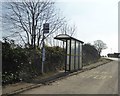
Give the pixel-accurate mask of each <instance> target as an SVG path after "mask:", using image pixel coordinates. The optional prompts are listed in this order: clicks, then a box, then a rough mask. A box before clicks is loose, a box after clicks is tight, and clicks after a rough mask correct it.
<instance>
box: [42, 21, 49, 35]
mask: <svg viewBox="0 0 120 96" xmlns="http://www.w3.org/2000/svg"><path fill="white" fill-rule="evenodd" d="M43 33H49V23H45V24H43Z"/></svg>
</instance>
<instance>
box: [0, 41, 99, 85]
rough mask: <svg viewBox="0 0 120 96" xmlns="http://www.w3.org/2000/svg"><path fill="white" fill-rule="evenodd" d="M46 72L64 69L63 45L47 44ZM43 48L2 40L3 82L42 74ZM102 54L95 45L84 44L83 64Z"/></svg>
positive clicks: (8, 82)
mask: <svg viewBox="0 0 120 96" xmlns="http://www.w3.org/2000/svg"><path fill="white" fill-rule="evenodd" d="M45 48H46V61H45V65H44V72H45V73H49V72H54V73H55V72H57V71H59V70H64V55H65V53H64V50H63V49H62V48H61V47H58V46H53V47H49V46H46V47H45ZM41 52H42V51H41V49H39V48H36V49H35V50H34V49H33V48H27V47H22V46H20V45H16V44H15V43H14V41H13V40H5V41H4V42H2V83H3V85H6V84H10V83H16V82H20V81H28V80H32V79H33V78H36V77H37V76H40V75H42V74H41V61H42V57H41V56H42V55H41V54H42V53H41ZM99 58H100V56H99V54H98V52H97V50H96V49H95V47H94V46H93V45H90V44H84V45H83V65H84V66H86V65H89V64H91V63H94V62H97V61H98V60H99Z"/></svg>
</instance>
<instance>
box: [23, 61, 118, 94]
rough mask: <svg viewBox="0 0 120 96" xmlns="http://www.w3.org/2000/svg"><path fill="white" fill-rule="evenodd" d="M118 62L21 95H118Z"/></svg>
mask: <svg viewBox="0 0 120 96" xmlns="http://www.w3.org/2000/svg"><path fill="white" fill-rule="evenodd" d="M117 93H118V61H112V62H110V63H107V64H105V65H102V66H100V67H97V68H95V69H92V70H89V71H85V72H82V73H79V74H77V75H73V76H70V77H67V78H65V79H62V80H59V81H56V82H54V83H51V84H50V85H45V86H41V87H39V88H35V89H31V90H28V91H25V92H23V93H21V94H117Z"/></svg>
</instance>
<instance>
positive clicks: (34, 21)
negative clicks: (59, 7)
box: [3, 0, 64, 47]
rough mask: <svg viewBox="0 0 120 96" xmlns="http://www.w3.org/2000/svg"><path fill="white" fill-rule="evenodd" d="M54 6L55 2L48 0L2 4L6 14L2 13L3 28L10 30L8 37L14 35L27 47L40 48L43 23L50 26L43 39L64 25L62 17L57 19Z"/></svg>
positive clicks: (57, 15)
mask: <svg viewBox="0 0 120 96" xmlns="http://www.w3.org/2000/svg"><path fill="white" fill-rule="evenodd" d="M54 4H55V2H51V1H49V0H43V1H41V2H39V0H38V1H36V2H33V1H31V2H25V1H24V2H7V3H4V6H5V7H4V6H3V7H4V9H5V10H6V12H4V13H3V22H4V23H3V26H4V27H5V26H6V28H11V30H10V31H9V32H10V34H8V35H9V36H10V35H11V34H14V35H15V34H16V36H20V38H21V39H22V40H23V41H24V43H25V44H27V45H30V46H32V47H33V46H34V47H35V46H40V45H41V43H42V38H43V37H42V36H43V35H42V34H43V31H42V29H43V28H42V27H43V24H44V23H49V24H50V31H49V34H47V35H46V36H45V38H47V37H48V36H49V35H51V34H53V33H54V32H56V31H57V30H58V29H59V28H60V27H61V26H62V25H63V24H64V17H63V18H62V17H59V14H57V12H56V9H55V7H54ZM8 25H9V26H8ZM25 38H26V40H25ZM26 41H27V42H26Z"/></svg>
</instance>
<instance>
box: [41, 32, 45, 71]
mask: <svg viewBox="0 0 120 96" xmlns="http://www.w3.org/2000/svg"><path fill="white" fill-rule="evenodd" d="M44 39H45V36H44V33H43V43H42V44H43V45H42V68H41V73H44V62H45V42H44Z"/></svg>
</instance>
